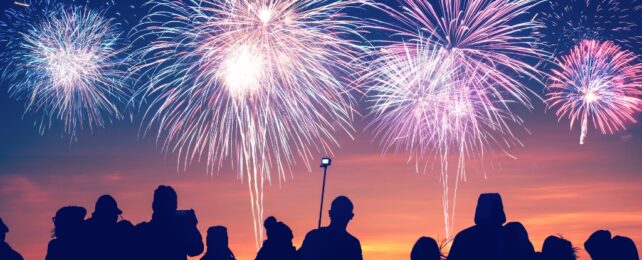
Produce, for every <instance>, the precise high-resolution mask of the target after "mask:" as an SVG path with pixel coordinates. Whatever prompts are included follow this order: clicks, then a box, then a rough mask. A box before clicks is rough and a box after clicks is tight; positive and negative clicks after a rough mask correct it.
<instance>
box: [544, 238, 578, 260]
mask: <svg viewBox="0 0 642 260" xmlns="http://www.w3.org/2000/svg"><path fill="white" fill-rule="evenodd" d="M542 255H543V256H544V257H545V259H551V260H575V259H577V256H576V255H575V248H573V245H572V244H571V241H568V240H566V239H564V238H562V237H556V236H549V237H547V238H546V240H544V245H543V246H542Z"/></svg>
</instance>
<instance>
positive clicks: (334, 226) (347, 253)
mask: <svg viewBox="0 0 642 260" xmlns="http://www.w3.org/2000/svg"><path fill="white" fill-rule="evenodd" d="M353 208H354V206H353V205H352V201H350V199H348V197H346V196H339V197H337V198H336V199H334V201H332V205H331V206H330V211H329V213H330V225H329V226H327V227H322V228H320V229H315V230H312V231H310V232H309V233H308V234H307V235H306V236H305V240H303V244H302V245H301V248H299V258H300V259H302V260H312V259H314V260H316V259H319V260H327V259H333V260H353V259H356V260H361V259H363V256H362V255H361V244H360V243H359V240H358V239H357V238H355V237H354V236H352V235H351V234H350V233H348V231H347V228H348V223H349V222H350V220H352V218H353V217H354V213H353V212H352V210H353Z"/></svg>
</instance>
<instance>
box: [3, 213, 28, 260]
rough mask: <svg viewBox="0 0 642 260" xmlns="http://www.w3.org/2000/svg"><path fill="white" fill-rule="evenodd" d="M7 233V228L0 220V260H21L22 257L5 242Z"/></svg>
mask: <svg viewBox="0 0 642 260" xmlns="http://www.w3.org/2000/svg"><path fill="white" fill-rule="evenodd" d="M7 233H9V227H7V226H6V225H5V224H4V222H2V218H0V259H2V260H22V259H23V258H22V256H21V255H20V254H18V252H16V251H15V250H13V248H11V246H9V244H7V242H6V241H5V239H6V237H7Z"/></svg>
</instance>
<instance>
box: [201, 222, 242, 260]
mask: <svg viewBox="0 0 642 260" xmlns="http://www.w3.org/2000/svg"><path fill="white" fill-rule="evenodd" d="M235 259H236V258H235V257H234V253H232V250H230V247H229V246H228V237H227V228H225V227H224V226H214V227H210V228H208V229H207V253H205V255H204V256H203V257H202V258H201V260H235Z"/></svg>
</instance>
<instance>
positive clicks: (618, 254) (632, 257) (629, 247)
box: [611, 236, 640, 260]
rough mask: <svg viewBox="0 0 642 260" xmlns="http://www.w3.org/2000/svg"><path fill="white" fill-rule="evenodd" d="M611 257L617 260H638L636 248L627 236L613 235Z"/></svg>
mask: <svg viewBox="0 0 642 260" xmlns="http://www.w3.org/2000/svg"><path fill="white" fill-rule="evenodd" d="M611 245H612V251H613V257H612V258H611V259H617V260H639V259H640V256H639V255H638V249H637V247H636V246H635V243H634V242H633V240H631V239H630V238H628V237H622V236H615V237H613V240H611Z"/></svg>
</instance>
